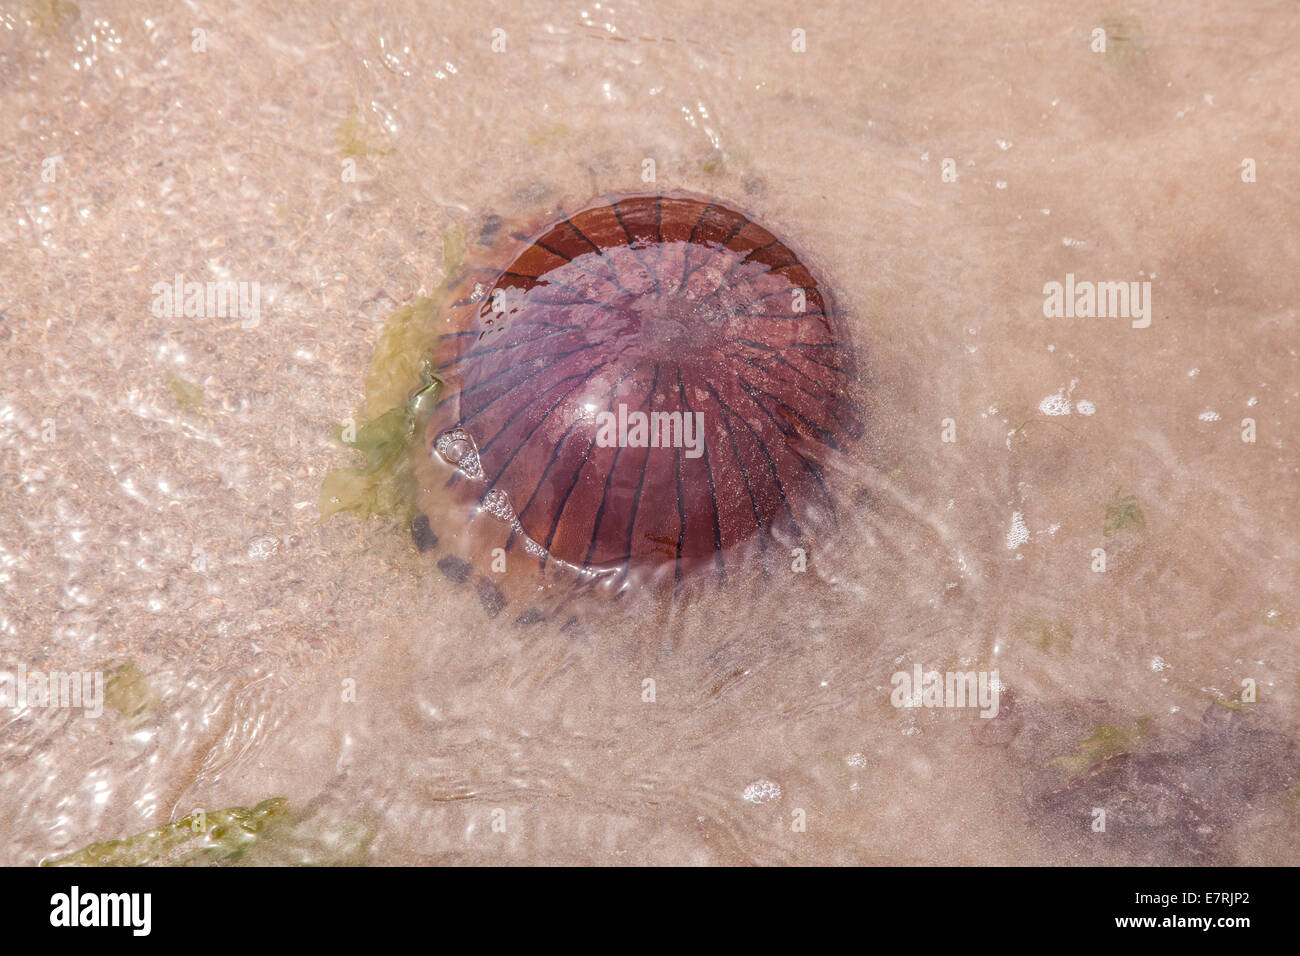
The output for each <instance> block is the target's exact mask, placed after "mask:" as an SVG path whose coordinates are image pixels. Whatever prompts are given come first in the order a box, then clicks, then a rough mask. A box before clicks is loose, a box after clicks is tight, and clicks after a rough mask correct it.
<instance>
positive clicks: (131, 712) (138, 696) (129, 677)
mask: <svg viewBox="0 0 1300 956" xmlns="http://www.w3.org/2000/svg"><path fill="white" fill-rule="evenodd" d="M158 699H159V698H158V692H157V691H156V690H154V688H153V685H152V684H150V683H149V678H148V677H146V676H145V675H144V674H143V673H141V672H140V669H139V668H137V667H136V666H135V662H134V661H127V662H126V663H125V664H123V665H121V666H120V667H118V668H116V669H114V670H111V671H109V672H108V674H107V675H106V676H105V679H104V703H105V705H107V706H108V707H111V708H112V709H113V710H115V711H117V712H118V713H119V714H121V715H122V722H123V723H124V724H126V726H127V727H128V728H132V729H134V728H137V727H140V726H143V725H144V724H147V723H148V722H149V721H151V720H152V719H153V716H154V712H155V710H156V709H157V707H158Z"/></svg>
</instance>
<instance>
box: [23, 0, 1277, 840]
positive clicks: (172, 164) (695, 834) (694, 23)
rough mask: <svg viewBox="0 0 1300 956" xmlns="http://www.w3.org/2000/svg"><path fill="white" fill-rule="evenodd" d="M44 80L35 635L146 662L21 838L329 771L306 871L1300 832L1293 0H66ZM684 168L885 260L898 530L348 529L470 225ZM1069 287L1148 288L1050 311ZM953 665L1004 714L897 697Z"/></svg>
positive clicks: (81, 721)
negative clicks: (1122, 301)
mask: <svg viewBox="0 0 1300 956" xmlns="http://www.w3.org/2000/svg"><path fill="white" fill-rule="evenodd" d="M322 11H323V12H322ZM1098 26H1100V27H1102V29H1104V30H1106V31H1107V36H1108V38H1109V45H1108V49H1107V52H1105V53H1094V52H1092V51H1091V50H1090V49H1089V43H1090V37H1091V32H1092V30H1093V29H1094V28H1095V27H1098ZM497 29H500V30H503V31H504V37H503V36H502V34H497V33H494V30H497ZM795 29H801V30H804V31H806V51H805V52H802V53H800V52H795V51H794V50H793V49H792V48H791V47H792V42H793V41H792V31H793V30H795ZM195 30H200V31H204V32H203V33H201V34H200V35H199V36H195V34H194V32H193V31H195ZM502 40H504V45H505V46H504V50H502V51H500V52H494V51H493V43H494V41H495V42H496V43H497V44H498V46H499V45H500V44H501V42H502ZM200 41H202V42H200ZM196 46H202V47H203V50H202V52H200V51H198V50H197V49H196ZM0 97H3V99H2V101H0V106H3V109H0V123H3V124H4V125H3V130H4V135H3V137H2V138H0V142H3V144H4V145H3V154H4V157H5V161H4V162H3V163H0V199H2V200H3V203H4V210H3V217H2V218H0V241H2V242H3V248H4V251H5V252H4V256H3V258H2V259H0V290H2V291H0V314H2V315H3V323H2V324H0V342H2V343H3V360H2V362H0V370H2V374H3V383H4V387H3V390H2V396H0V457H2V458H3V461H4V467H3V482H4V484H3V487H2V489H0V495H2V496H3V507H0V589H2V590H0V669H4V668H9V669H11V670H12V669H15V668H17V667H19V666H24V667H26V668H28V669H29V670H33V671H35V670H44V671H51V670H60V671H99V670H103V671H111V670H112V669H114V668H118V667H121V666H122V665H124V664H125V663H126V662H128V661H129V662H133V665H134V668H135V670H134V671H133V672H127V674H128V676H130V675H131V674H138V675H140V677H139V678H138V679H134V680H124V679H123V674H122V673H118V674H117V677H116V679H115V681H114V683H113V685H112V686H113V688H114V692H113V693H112V694H111V695H110V701H109V706H107V707H106V708H105V711H104V714H103V715H102V716H101V717H99V718H90V717H87V716H85V715H84V714H83V712H82V711H81V710H78V709H74V708H54V707H40V706H32V707H26V708H19V709H13V708H6V709H3V710H0V727H2V728H3V729H0V776H2V778H3V779H2V780H0V830H2V832H4V833H5V834H7V835H8V839H7V840H5V841H4V843H3V847H2V849H0V863H9V864H15V863H18V864H25V863H35V862H37V861H39V860H41V859H43V858H50V857H54V856H58V855H59V854H62V853H66V852H70V851H73V850H76V849H78V848H80V847H82V846H84V845H86V844H88V843H91V842H93V841H97V840H106V839H110V838H115V837H121V836H126V835H128V834H132V833H136V832H139V831H143V830H146V829H149V828H151V827H155V826H159V825H161V824H164V823H167V822H169V821H172V820H176V819H179V818H181V817H183V816H185V815H187V814H189V813H191V812H193V811H194V810H196V809H200V808H206V809H207V810H210V811H211V810H216V809H219V808H224V807H230V806H252V805H254V804H256V803H258V802H259V801H261V800H263V799H265V798H268V797H273V796H284V797H287V798H288V806H289V807H290V811H291V812H292V813H293V814H295V819H296V820H297V821H298V822H297V824H296V826H295V828H294V830H293V832H292V833H291V834H290V835H285V836H280V837H276V836H274V835H273V836H271V837H268V838H267V840H266V841H265V845H264V846H262V847H259V848H258V849H259V852H260V853H261V854H262V855H261V856H258V855H257V854H254V855H251V856H250V857H248V859H249V860H250V861H257V860H259V859H260V860H261V861H264V862H287V861H308V862H362V861H364V862H383V863H433V862H448V863H450V862H462V863H492V862H554V863H601V862H628V863H750V862H764V863H769V862H800V863H811V862H833V863H849V862H893V863H929V862H941V863H975V862H982V863H1011V862H1033V863H1066V862H1082V861H1097V862H1104V863H1126V862H1172V863H1190V862H1216V863H1265V864H1277V863H1296V862H1297V861H1298V860H1300V854H1298V853H1297V849H1298V848H1300V814H1298V811H1297V805H1298V801H1297V792H1296V790H1295V788H1296V786H1297V784H1300V764H1298V762H1297V753H1296V748H1295V735H1296V730H1297V709H1296V703H1297V702H1296V678H1297V670H1298V668H1297V654H1296V637H1297V628H1298V627H1300V591H1298V590H1297V568H1298V567H1300V562H1298V561H1297V559H1298V558H1300V548H1298V547H1297V541H1296V514H1295V507H1296V500H1297V469H1298V467H1300V460H1298V458H1297V455H1296V451H1295V442H1296V439H1297V434H1296V409H1297V405H1298V399H1300V384H1298V383H1300V374H1298V369H1297V354H1296V348H1297V334H1296V328H1297V325H1296V319H1297V316H1296V309H1297V295H1296V293H1297V278H1296V271H1295V268H1294V263H1295V261H1296V259H1297V255H1300V231H1298V230H1297V223H1296V209H1297V208H1300V207H1298V205H1297V199H1298V198H1300V197H1298V196H1297V190H1296V187H1295V184H1294V176H1293V175H1292V174H1291V172H1290V168H1289V160H1291V159H1292V158H1293V157H1294V156H1296V155H1297V152H1298V150H1297V147H1300V133H1298V132H1297V130H1298V129H1300V125H1297V123H1296V112H1297V106H1300V13H1297V11H1296V8H1295V6H1294V4H1288V3H1281V2H1276V3H1273V2H1265V3H1259V4H1252V5H1249V6H1240V5H1228V4H1209V5H1206V4H1200V3H1197V4H1193V3H1172V4H1163V5H1159V6H1157V5H1152V4H1135V5H1130V6H1127V7H1121V8H1116V7H1114V6H1112V5H1104V4H1097V5H1091V6H1090V5H1088V4H1085V5H1084V6H1082V7H1080V6H1079V5H1077V4H1064V3H1060V4H1033V5H1022V6H1007V5H1003V4H997V5H995V4H988V3H976V4H970V3H962V4H957V3H947V2H943V3H938V4H929V5H926V6H925V8H924V9H915V8H913V7H899V8H891V7H877V6H866V7H864V6H861V5H857V4H835V3H831V4H819V5H816V6H815V7H808V8H807V9H805V10H801V11H800V12H799V13H798V14H797V15H794V16H792V15H791V14H790V13H788V12H786V10H785V7H784V5H779V4H757V5H755V4H746V5H744V6H743V7H742V6H733V5H728V4H716V5H709V6H708V7H707V8H706V9H704V10H701V9H700V8H699V5H698V4H684V3H669V4H663V3H657V4H654V5H651V4H618V5H616V6H610V5H596V4H594V3H585V4H568V3H562V4H553V5H543V4H534V3H523V4H515V5H503V6H500V7H495V8H492V9H484V10H483V11H481V12H480V10H479V8H478V7H475V8H473V9H472V10H471V9H470V8H457V7H454V6H452V5H447V6H446V7H445V8H438V7H427V6H419V5H415V4H406V3H389V4H383V5H380V6H378V7H375V8H372V9H370V10H364V11H363V10H358V9H353V8H351V7H349V6H347V5H341V4H340V5H332V4H323V5H315V6H313V7H311V8H310V11H307V10H304V11H302V12H284V11H275V10H272V9H270V8H267V7H264V6H262V5H254V4H235V5H233V6H232V5H229V4H223V5H205V4H202V3H200V4H197V5H191V6H189V7H188V8H186V9H184V10H182V9H181V8H177V10H176V11H170V10H168V11H166V12H162V13H158V14H151V15H150V19H145V18H144V17H143V16H142V15H141V14H140V13H138V12H136V10H135V8H134V6H133V5H131V4H127V3H113V2H109V3H81V4H79V5H78V6H76V7H72V6H71V5H63V4H57V3H55V4H50V3H40V4H36V5H34V6H30V7H29V6H16V7H15V6H10V7H7V8H3V9H0ZM54 156H58V157H61V159H60V161H58V162H56V163H54V164H53V170H54V175H53V181H45V180H43V178H42V170H43V169H49V168H50V164H48V163H47V162H46V161H47V160H49V159H50V158H51V157H54ZM1244 158H1250V159H1253V160H1254V161H1255V162H1254V165H1255V173H1256V175H1255V181H1254V182H1245V181H1243V168H1242V162H1243V159H1244ZM949 159H951V160H952V161H953V162H952V164H951V166H949V167H947V168H948V169H950V170H951V171H952V172H954V173H955V177H956V178H955V181H945V179H946V178H948V179H951V177H950V176H949V177H945V174H944V171H945V161H946V160H949ZM646 160H653V161H654V175H655V182H654V184H653V185H654V186H655V187H658V188H661V189H664V190H678V189H680V190H686V191H690V192H694V193H700V194H711V195H718V196H720V197H723V198H729V199H731V200H732V201H734V202H735V203H736V204H737V205H738V206H742V207H744V208H745V209H747V210H749V211H751V212H753V213H754V214H755V215H756V216H757V217H759V218H760V221H761V222H762V223H763V224H764V225H765V226H767V227H768V228H770V229H772V230H773V231H774V232H775V233H776V234H777V235H778V236H780V237H782V238H783V239H786V240H788V241H789V242H790V243H791V245H792V246H793V247H795V248H797V249H799V250H800V252H801V253H803V254H804V255H805V256H806V257H807V259H808V260H809V261H810V262H811V263H812V264H813V265H815V267H816V271H817V272H818V274H819V275H821V276H822V278H823V279H824V280H825V281H826V282H828V283H829V284H830V286H831V287H832V288H833V289H834V290H835V292H836V296H837V300H838V301H839V303H840V305H841V306H842V307H843V309H844V311H845V313H846V315H847V319H848V321H849V322H850V323H851V331H852V333H853V336H854V339H855V342H857V344H858V345H859V346H860V347H861V348H862V354H863V360H864V362H865V363H866V366H867V374H866V381H867V384H868V386H869V389H870V394H871V396H872V408H871V416H870V418H869V420H868V430H869V436H870V437H869V441H868V443H867V447H866V448H864V449H863V450H862V451H861V453H860V454H859V455H856V456H855V457H854V458H853V459H852V460H850V461H847V462H844V463H843V471H842V474H839V475H838V476H837V480H838V481H839V482H840V483H841V487H842V488H844V489H845V492H846V494H847V495H849V497H850V500H851V501H852V503H853V508H854V510H853V513H852V518H851V521H850V526H849V529H848V533H847V534H845V535H844V536H843V538H841V539H836V540H834V541H825V542H815V543H814V545H813V547H812V549H811V554H810V561H809V568H808V571H807V572H806V573H803V574H793V573H792V574H790V575H788V576H783V577H780V578H770V579H767V580H764V579H763V578H762V577H761V576H753V575H751V576H749V577H744V576H740V577H739V579H737V580H735V581H734V582H733V584H732V586H731V587H729V589H728V590H726V591H720V590H717V589H711V590H709V591H707V592H706V593H704V594H703V595H701V596H700V597H699V598H698V599H696V600H693V601H691V602H684V603H674V602H671V601H654V600H644V601H641V602H632V601H624V602H611V601H601V600H580V599H579V600H574V601H569V602H565V603H564V604H563V605H562V606H561V607H560V608H555V609H549V610H550V611H551V613H550V616H549V617H548V619H547V620H545V621H543V622H540V623H536V624H533V625H531V626H524V625H516V624H515V623H513V622H514V620H515V618H516V617H517V614H516V608H520V607H521V606H522V605H523V604H525V603H527V602H526V601H525V598H524V597H523V596H521V595H520V592H523V591H527V590H529V589H530V588H532V587H534V585H533V584H532V582H531V581H530V580H522V581H521V580H518V579H511V580H510V581H509V586H508V588H507V590H508V591H509V592H510V595H511V598H512V603H511V606H510V607H509V608H507V609H504V610H502V611H500V612H499V613H498V614H497V615H496V616H492V615H490V614H489V613H488V609H486V608H485V607H484V605H483V603H482V602H481V601H480V599H479V596H478V594H477V593H476V592H475V591H474V589H473V588H471V587H461V586H457V585H456V584H455V583H454V582H451V581H449V580H448V579H447V577H446V576H445V575H444V574H443V573H442V572H440V571H439V570H438V568H437V565H436V560H437V555H436V553H428V554H420V553H419V552H418V551H417V550H416V548H415V546H414V544H413V543H412V539H411V536H410V534H409V533H408V530H407V529H406V528H405V527H404V526H401V525H399V524H397V523H395V522H385V521H382V520H370V521H360V520H358V519H355V518H353V517H351V516H348V515H340V516H336V517H334V518H332V519H331V520H330V521H328V522H327V523H324V524H318V523H317V519H318V517H319V513H318V510H317V495H318V493H319V490H320V484H321V480H322V478H323V476H324V475H325V473H326V472H327V471H329V470H330V469H332V468H336V467H339V466H340V465H345V464H351V463H353V457H352V456H351V454H350V453H349V452H348V451H347V450H345V449H340V448H339V447H338V446H337V445H336V444H335V443H334V442H333V441H332V439H331V432H332V430H333V429H335V428H337V427H338V426H339V425H340V423H342V422H343V421H344V420H345V419H348V418H349V417H356V415H357V412H358V408H359V407H360V406H361V405H362V402H363V386H364V382H365V376H366V369H367V363H368V362H369V359H370V356H371V351H372V349H373V347H374V344H375V341H376V339H377V337H378V335H379V332H380V330H381V328H382V326H383V324H384V322H385V320H386V319H387V317H388V316H389V315H390V314H391V313H393V312H394V311H395V310H396V309H398V308H399V307H400V306H403V305H405V304H407V303H409V302H411V301H413V300H415V299H416V298H418V297H420V296H424V295H429V294H432V293H433V292H435V291H436V290H437V289H438V288H439V286H440V285H441V284H442V282H443V281H444V279H445V278H446V277H445V275H444V272H443V257H444V239H445V238H446V237H448V236H452V235H456V234H457V230H463V234H464V235H465V236H467V237H468V241H469V243H470V250H471V253H472V252H473V251H474V250H475V249H476V248H480V249H481V248H483V247H482V246H481V245H480V244H479V243H478V238H479V237H481V236H483V235H484V234H485V232H484V230H485V229H486V230H487V232H488V233H489V234H490V232H491V230H492V224H493V223H494V222H495V221H496V220H494V219H492V217H498V219H499V220H500V221H502V222H505V223H513V222H518V221H524V220H528V219H530V218H531V217H535V216H537V215H538V214H539V213H541V212H543V211H544V210H545V209H547V208H549V207H550V206H552V205H554V204H555V203H557V202H565V203H579V202H582V201H585V200H587V199H589V198H591V197H593V196H597V195H601V194H603V193H606V192H615V193H618V192H628V191H646V190H647V189H648V188H652V187H649V186H648V184H647V183H646V182H645V181H644V180H643V175H644V174H645V173H646V171H647V169H648V167H647V165H646ZM43 164H44V165H43ZM449 230H451V231H450V232H449ZM176 274H181V275H183V276H184V277H185V279H186V280H189V281H199V282H207V281H218V280H233V281H242V282H250V283H258V284H259V289H260V295H261V298H260V314H259V315H258V316H257V317H256V318H257V321H256V322H253V321H251V320H248V321H241V318H240V317H239V316H217V315H206V314H205V315H200V316H191V317H186V316H183V315H182V316H175V315H172V314H170V313H169V312H166V310H155V308H154V305H155V298H156V293H155V292H154V291H153V289H154V286H155V284H156V283H160V282H161V283H170V282H171V281H172V279H173V277H174V276H175V275H176ZM1067 274H1072V275H1074V276H1075V277H1076V278H1077V279H1078V280H1080V281H1096V282H1133V281H1137V282H1148V281H1149V282H1150V283H1151V286H1150V288H1151V292H1150V300H1149V301H1150V303H1151V304H1152V306H1153V307H1152V309H1151V313H1150V324H1149V326H1147V327H1145V328H1135V327H1134V324H1133V321H1130V319H1129V318H1126V317H1114V318H1047V317H1046V316H1045V315H1044V299H1045V291H1044V286H1045V284H1047V283H1051V282H1061V283H1064V282H1065V281H1066V276H1067ZM158 311H163V312H164V314H162V315H159V314H157V312H158ZM1138 321H1139V324H1140V321H1141V320H1138ZM245 326H248V327H245ZM1246 419H1250V420H1251V421H1252V422H1253V427H1254V430H1255V431H1254V435H1253V437H1254V441H1253V442H1247V441H1243V440H1242V439H1243V435H1244V434H1247V433H1248V432H1249V429H1248V427H1247V426H1246V425H1245V424H1244V421H1245V420H1246ZM946 420H951V424H950V425H949V424H948V423H947V422H946ZM945 436H947V437H953V438H955V440H954V441H945V440H944V438H945ZM1139 514H1140V520H1139ZM1108 531H1109V532H1111V533H1110V534H1107V532H1108ZM1099 548H1100V549H1103V550H1104V552H1105V571H1095V570H1094V568H1095V567H1096V565H1097V561H1098V558H1097V555H1096V549H1099ZM510 573H511V572H508V574H510ZM916 665H919V666H920V667H921V668H922V669H923V670H931V669H934V670H939V671H954V670H962V671H966V670H973V671H980V672H992V671H994V670H996V671H997V679H998V680H999V681H1000V682H1001V685H1004V687H1005V689H1004V690H1003V691H1002V693H1001V699H1000V708H999V713H998V716H997V717H995V718H993V719H988V720H985V719H982V718H980V717H979V716H977V713H976V711H974V710H973V709H970V708H966V709H948V708H928V707H901V708H900V707H895V706H893V704H892V703H891V692H892V690H893V686H892V684H891V678H892V675H894V674H895V672H898V671H903V672H908V673H910V672H912V670H913V667H914V666H916ZM647 680H651V681H653V692H654V693H653V697H654V699H653V702H650V701H649V700H647V697H648V696H649V694H648V691H647V686H648V685H646V683H645V682H646V681H647ZM1243 681H1251V682H1253V686H1254V687H1255V689H1256V694H1257V699H1256V701H1255V702H1250V701H1249V700H1247V699H1245V698H1246V697H1248V696H1249V693H1248V691H1247V688H1244V687H1243ZM1105 757H1110V758H1111V759H1109V760H1106V761H1104V762H1103V758H1105ZM1094 765H1095V769H1092V770H1091V773H1089V770H1090V768H1094ZM1096 807H1101V808H1106V809H1108V811H1109V812H1110V820H1111V825H1110V827H1109V828H1108V830H1107V831H1106V832H1105V833H1099V832H1094V831H1093V830H1092V828H1091V824H1092V822H1093V819H1094V817H1093V812H1092V811H1093V808H1096ZM801 821H802V822H803V824H804V826H803V827H802V828H800V826H799V825H798V824H799V823H800V822H801Z"/></svg>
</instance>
